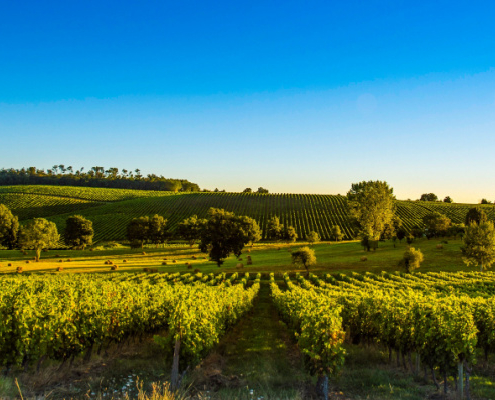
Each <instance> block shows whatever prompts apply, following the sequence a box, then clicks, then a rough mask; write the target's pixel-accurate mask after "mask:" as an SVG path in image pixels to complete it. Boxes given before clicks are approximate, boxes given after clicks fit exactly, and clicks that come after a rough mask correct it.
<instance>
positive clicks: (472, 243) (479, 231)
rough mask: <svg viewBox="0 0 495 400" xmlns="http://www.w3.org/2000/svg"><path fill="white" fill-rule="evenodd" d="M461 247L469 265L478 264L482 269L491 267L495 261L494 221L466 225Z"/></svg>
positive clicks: (465, 260)
mask: <svg viewBox="0 0 495 400" xmlns="http://www.w3.org/2000/svg"><path fill="white" fill-rule="evenodd" d="M462 240H463V242H464V245H463V246H462V247H461V251H462V254H463V256H464V257H463V260H464V262H465V263H466V264H467V265H476V266H479V267H480V271H483V270H484V269H487V268H490V267H491V266H492V264H493V263H494V262H495V229H494V227H493V223H492V222H490V221H484V222H481V223H480V224H478V223H476V222H472V223H471V224H469V225H468V226H466V228H465V231H464V236H463V237H462Z"/></svg>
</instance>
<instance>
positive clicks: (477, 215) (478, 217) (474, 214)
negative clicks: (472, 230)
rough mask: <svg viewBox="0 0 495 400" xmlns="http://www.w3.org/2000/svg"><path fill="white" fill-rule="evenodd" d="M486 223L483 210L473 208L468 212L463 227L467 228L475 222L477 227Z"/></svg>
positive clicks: (486, 218) (486, 219)
mask: <svg viewBox="0 0 495 400" xmlns="http://www.w3.org/2000/svg"><path fill="white" fill-rule="evenodd" d="M486 221H488V217H487V216H486V214H485V212H484V211H483V209H482V208H481V207H473V208H470V209H469V210H468V212H467V214H466V219H465V221H464V225H466V226H469V225H470V224H472V223H473V222H476V223H477V224H478V225H479V224H481V223H483V222H486Z"/></svg>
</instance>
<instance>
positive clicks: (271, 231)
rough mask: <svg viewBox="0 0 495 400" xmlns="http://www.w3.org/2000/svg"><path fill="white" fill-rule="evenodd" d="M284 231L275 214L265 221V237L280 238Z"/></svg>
mask: <svg viewBox="0 0 495 400" xmlns="http://www.w3.org/2000/svg"><path fill="white" fill-rule="evenodd" d="M283 231H284V225H283V224H281V223H280V220H279V219H278V217H277V216H274V217H272V218H270V219H269V220H268V223H267V237H268V239H272V240H280V239H282V236H283Z"/></svg>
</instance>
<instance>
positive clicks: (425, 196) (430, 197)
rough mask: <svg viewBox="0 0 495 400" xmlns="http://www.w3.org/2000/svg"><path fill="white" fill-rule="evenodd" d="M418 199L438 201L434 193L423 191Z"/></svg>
mask: <svg viewBox="0 0 495 400" xmlns="http://www.w3.org/2000/svg"><path fill="white" fill-rule="evenodd" d="M419 200H420V201H438V196H437V195H436V194H435V193H423V194H422V195H421V198H420V199H419Z"/></svg>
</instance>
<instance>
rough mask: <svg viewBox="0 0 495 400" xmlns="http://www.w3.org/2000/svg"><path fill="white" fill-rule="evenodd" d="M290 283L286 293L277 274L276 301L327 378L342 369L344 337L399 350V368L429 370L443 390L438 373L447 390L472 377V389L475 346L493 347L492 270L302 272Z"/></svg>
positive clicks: (491, 350) (416, 371)
mask: <svg viewBox="0 0 495 400" xmlns="http://www.w3.org/2000/svg"><path fill="white" fill-rule="evenodd" d="M284 280H285V284H286V286H287V288H288V290H287V291H286V292H283V291H281V290H280V289H279V287H278V285H277V284H276V283H275V281H274V280H273V278H272V282H271V288H272V296H273V299H274V301H275V303H276V306H277V307H278V309H279V310H280V313H281V315H282V316H283V317H284V318H285V319H286V320H287V321H288V323H289V324H290V326H291V327H292V328H293V329H294V331H295V332H296V333H297V338H298V343H299V346H300V347H301V350H302V351H303V352H304V353H305V354H307V355H308V356H309V357H310V358H311V359H312V361H313V363H314V366H315V370H316V371H318V373H319V374H321V375H330V376H331V375H334V374H335V373H336V372H338V371H339V370H340V369H341V368H342V364H343V360H344V350H343V338H344V335H346V336H347V338H348V340H349V341H350V342H352V343H367V344H369V343H380V344H381V345H383V346H384V347H385V348H386V349H388V352H389V360H390V361H392V354H393V353H394V352H395V354H396V360H397V361H396V362H397V365H398V366H402V367H403V368H405V369H408V370H409V371H410V372H411V373H413V374H416V375H419V374H420V371H421V372H422V373H424V374H425V378H426V377H427V375H430V374H431V375H430V376H431V377H432V380H433V382H434V384H435V385H436V386H437V388H439V384H438V381H437V377H436V373H438V372H439V373H440V374H441V376H442V378H443V381H444V385H445V386H444V391H445V392H447V384H448V377H450V376H451V377H453V379H454V382H455V386H456V387H457V388H458V390H459V391H463V389H462V387H463V382H464V380H463V378H464V374H466V377H467V379H466V385H467V386H466V387H467V388H468V387H469V386H468V385H469V373H470V372H471V370H472V366H473V363H474V362H475V361H476V354H477V349H478V350H479V351H480V352H481V353H482V354H484V356H485V358H488V355H489V354H491V353H494V352H495V303H494V302H493V295H494V294H495V274H494V273H484V274H479V273H475V272H457V273H445V272H443V273H442V272H436V273H433V272H431V273H425V274H415V275H409V274H402V273H394V274H389V273H382V274H381V275H376V274H371V273H365V274H357V273H353V274H351V275H350V276H348V275H343V274H337V275H330V274H327V275H325V276H324V277H318V276H316V275H313V274H311V275H310V276H309V279H305V278H303V277H302V276H301V275H299V274H296V277H295V282H292V281H291V279H290V278H289V275H288V274H284ZM344 332H345V333H344ZM328 338H331V340H328ZM412 355H414V361H413V358H412Z"/></svg>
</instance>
